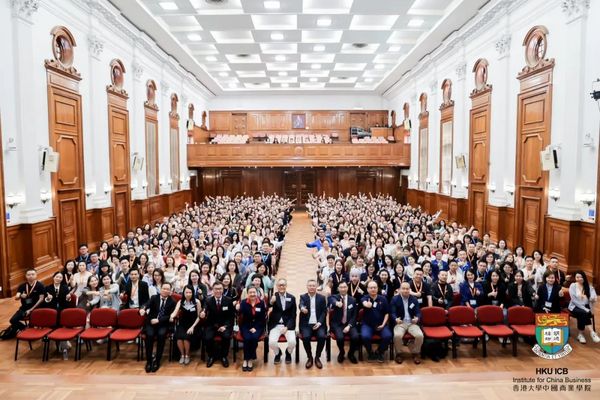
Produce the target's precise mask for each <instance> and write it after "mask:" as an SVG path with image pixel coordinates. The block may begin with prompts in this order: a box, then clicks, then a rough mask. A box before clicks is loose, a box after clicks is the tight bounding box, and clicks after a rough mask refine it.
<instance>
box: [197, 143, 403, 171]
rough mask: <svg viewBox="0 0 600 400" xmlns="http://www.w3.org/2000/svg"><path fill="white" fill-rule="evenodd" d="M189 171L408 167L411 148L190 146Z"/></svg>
mask: <svg viewBox="0 0 600 400" xmlns="http://www.w3.org/2000/svg"><path fill="white" fill-rule="evenodd" d="M187 159H188V167H190V168H202V167H309V166H313V167H359V166H360V167H384V166H386V167H404V168H408V167H409V166H410V144H405V143H387V144H352V143H335V144H265V143H247V144H207V143H198V144H188V145H187Z"/></svg>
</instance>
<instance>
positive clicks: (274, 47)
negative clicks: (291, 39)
mask: <svg viewBox="0 0 600 400" xmlns="http://www.w3.org/2000/svg"><path fill="white" fill-rule="evenodd" d="M260 50H261V51H262V52H263V54H296V53H298V45H297V44H296V43H261V44H260Z"/></svg>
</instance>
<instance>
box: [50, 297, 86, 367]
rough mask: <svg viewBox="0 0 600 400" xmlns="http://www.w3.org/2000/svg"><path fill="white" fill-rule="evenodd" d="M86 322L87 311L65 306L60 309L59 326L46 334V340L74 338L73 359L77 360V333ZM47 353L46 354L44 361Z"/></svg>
mask: <svg viewBox="0 0 600 400" xmlns="http://www.w3.org/2000/svg"><path fill="white" fill-rule="evenodd" d="M86 323H87V313H86V312H85V310H84V309H82V308H67V309H65V310H62V312H61V313H60V325H61V327H60V328H58V329H55V330H54V331H52V333H50V334H49V335H48V340H49V341H50V340H54V341H55V342H64V341H69V340H73V339H76V340H75V361H77V354H79V346H80V343H79V335H80V334H81V332H83V330H84V329H85V324H86ZM47 360H48V355H46V361H47Z"/></svg>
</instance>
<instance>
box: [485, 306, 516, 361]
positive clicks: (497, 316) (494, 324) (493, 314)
mask: <svg viewBox="0 0 600 400" xmlns="http://www.w3.org/2000/svg"><path fill="white" fill-rule="evenodd" d="M477 322H479V327H480V328H481V329H483V331H484V332H485V333H486V334H487V335H488V336H490V337H497V338H502V339H503V340H502V347H506V340H507V339H509V338H510V337H512V336H513V330H512V329H510V328H509V327H508V326H506V325H505V324H504V313H503V311H502V307H500V306H492V305H487V306H481V307H479V308H478V309H477ZM484 342H485V340H484ZM483 356H484V357H487V351H486V347H485V346H484V347H483Z"/></svg>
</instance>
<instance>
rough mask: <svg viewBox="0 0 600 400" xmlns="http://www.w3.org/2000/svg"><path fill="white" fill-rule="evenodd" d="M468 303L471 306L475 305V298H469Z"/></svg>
mask: <svg viewBox="0 0 600 400" xmlns="http://www.w3.org/2000/svg"><path fill="white" fill-rule="evenodd" d="M469 304H470V305H472V306H476V305H477V300H475V299H471V300H469Z"/></svg>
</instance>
